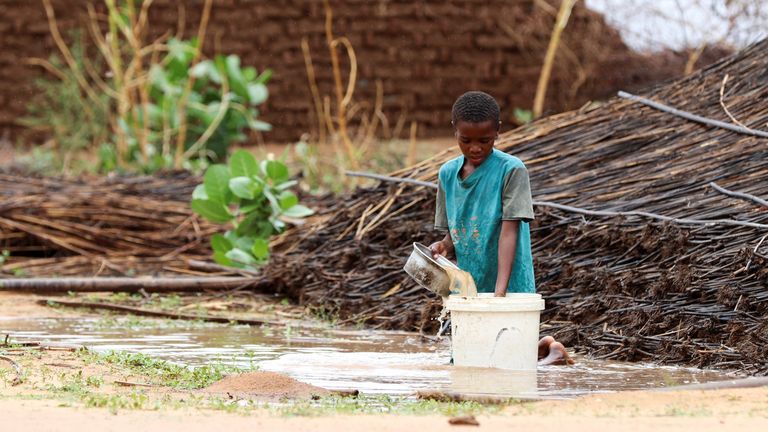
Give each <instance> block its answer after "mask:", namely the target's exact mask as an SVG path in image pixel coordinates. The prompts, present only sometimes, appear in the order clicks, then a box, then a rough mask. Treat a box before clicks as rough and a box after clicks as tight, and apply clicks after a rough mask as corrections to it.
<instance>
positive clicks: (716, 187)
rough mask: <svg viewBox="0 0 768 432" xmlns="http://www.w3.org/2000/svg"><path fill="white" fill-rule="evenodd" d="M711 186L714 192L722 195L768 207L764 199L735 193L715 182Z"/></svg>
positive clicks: (767, 202)
mask: <svg viewBox="0 0 768 432" xmlns="http://www.w3.org/2000/svg"><path fill="white" fill-rule="evenodd" d="M709 185H710V186H712V188H713V189H714V190H716V191H718V192H720V193H722V194H725V195H728V196H730V197H734V198H741V199H745V200H749V201H753V202H756V203H758V204H760V205H764V206H766V207H768V201H766V200H764V199H762V198H759V197H756V196H754V195H750V194H748V193H744V192H734V191H731V190H728V189H726V188H724V187H722V186H719V185H718V184H717V183H715V182H710V183H709Z"/></svg>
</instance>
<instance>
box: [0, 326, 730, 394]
mask: <svg viewBox="0 0 768 432" xmlns="http://www.w3.org/2000/svg"><path fill="white" fill-rule="evenodd" d="M158 324H162V325H158ZM165 324H167V325H165ZM0 334H2V335H4V334H10V335H11V338H12V340H15V341H25V340H34V341H44V342H48V343H58V344H67V345H74V344H77V345H85V346H88V347H89V348H91V349H93V350H95V351H101V352H104V351H110V350H122V351H133V352H141V353H144V354H147V355H151V356H153V357H156V358H161V359H166V360H169V361H173V362H176V363H181V364H185V365H190V366H195V365H200V364H204V363H211V362H217V361H220V362H223V363H229V364H233V363H234V364H237V365H239V366H242V367H248V366H250V365H256V366H258V368H259V370H266V371H273V372H280V373H284V374H287V375H289V376H292V377H293V378H296V379H298V380H300V381H303V382H307V383H310V384H314V385H317V386H320V387H325V388H329V389H357V390H360V392H361V393H368V394H390V395H407V394H412V393H414V392H415V391H417V390H442V391H455V392H461V393H467V394H482V395H494V396H509V397H518V398H547V399H548V398H569V397H575V396H578V395H583V394H587V393H596V392H613V391H619V390H637V389H649V388H657V387H665V386H674V385H683V384H691V383H703V382H709V381H717V380H724V379H732V378H733V377H734V375H732V374H726V373H725V372H721V371H708V370H700V369H695V368H678V367H668V366H658V365H653V364H638V363H620V362H612V361H598V360H588V359H584V358H579V357H576V361H577V364H576V365H575V366H570V367H564V366H548V367H540V368H539V370H538V371H537V372H536V373H521V372H511V371H503V370H498V369H479V368H463V367H455V366H451V365H449V361H450V340H449V338H442V339H441V340H437V341H435V340H429V339H427V338H423V337H421V336H419V335H418V334H413V333H404V332H382V331H367V330H338V329H317V328H314V329H310V328H297V327H272V328H265V327H249V326H227V325H220V324H200V323H185V322H179V321H174V322H168V321H155V320H138V321H137V320H135V319H134V320H122V319H111V320H104V319H93V318H77V319H75V318H50V319H48V318H46V319H2V318H0Z"/></svg>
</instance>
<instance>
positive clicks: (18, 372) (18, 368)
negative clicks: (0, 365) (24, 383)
mask: <svg viewBox="0 0 768 432" xmlns="http://www.w3.org/2000/svg"><path fill="white" fill-rule="evenodd" d="M0 360H5V361H7V362H8V363H10V364H11V366H13V369H14V370H15V371H16V378H14V379H13V381H11V385H12V386H15V385H19V384H21V366H20V365H19V364H18V363H16V362H15V361H14V360H13V359H12V358H10V357H6V356H4V355H0Z"/></svg>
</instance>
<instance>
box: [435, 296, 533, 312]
mask: <svg viewBox="0 0 768 432" xmlns="http://www.w3.org/2000/svg"><path fill="white" fill-rule="evenodd" d="M445 307H446V308H448V310H450V311H462V312H530V311H542V310H544V299H543V298H541V294H536V293H509V294H507V296H506V297H494V296H493V293H480V294H478V296H477V297H465V296H459V295H451V296H450V297H448V299H447V300H446V301H445Z"/></svg>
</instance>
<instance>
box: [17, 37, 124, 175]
mask: <svg viewBox="0 0 768 432" xmlns="http://www.w3.org/2000/svg"><path fill="white" fill-rule="evenodd" d="M70 39H71V40H72V41H73V42H72V46H71V48H70V52H71V58H72V61H73V62H74V68H76V69H77V70H81V71H82V70H86V69H87V70H98V69H100V67H101V66H100V63H99V62H98V60H96V61H92V60H89V58H91V57H92V56H89V55H87V53H86V52H85V48H84V44H83V41H82V36H81V33H80V32H73V33H72V34H71V36H70ZM40 63H41V64H44V65H46V66H47V69H48V70H50V71H51V72H52V73H53V74H54V78H52V79H44V78H40V79H37V80H35V83H34V85H35V90H36V91H35V93H36V96H35V97H34V98H32V99H31V100H30V102H29V104H28V105H27V115H26V116H24V117H22V118H20V119H19V120H18V122H19V124H21V125H24V126H26V127H29V128H32V129H35V130H39V131H42V132H44V133H46V134H48V136H49V137H50V140H51V141H50V144H51V147H52V148H53V150H54V151H53V152H45V153H41V154H36V155H33V157H32V158H31V160H30V161H29V162H30V164H31V167H30V168H31V169H32V170H33V171H35V172H39V171H47V170H48V169H51V168H54V169H55V170H57V171H62V170H63V171H68V170H69V168H70V167H71V165H72V162H73V157H72V156H73V153H74V152H76V151H79V150H84V149H88V148H96V147H98V146H99V145H101V144H102V143H104V142H106V141H107V140H108V138H109V135H110V133H109V121H108V113H109V111H110V98H109V97H108V96H107V95H106V94H103V93H93V94H84V93H83V91H82V89H81V87H80V84H79V82H78V77H79V75H78V73H77V72H75V69H73V68H68V67H66V64H64V61H63V60H62V59H61V57H59V56H57V55H52V56H51V57H50V58H49V59H48V60H47V61H44V60H41V61H40ZM36 150H37V149H36Z"/></svg>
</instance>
